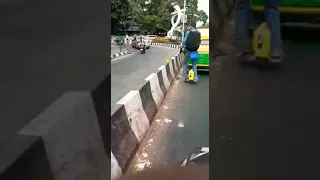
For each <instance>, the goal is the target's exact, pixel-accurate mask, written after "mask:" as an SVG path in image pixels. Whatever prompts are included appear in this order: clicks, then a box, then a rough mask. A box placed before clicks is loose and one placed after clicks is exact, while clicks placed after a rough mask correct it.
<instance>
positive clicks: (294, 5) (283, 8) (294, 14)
mask: <svg viewBox="0 0 320 180" xmlns="http://www.w3.org/2000/svg"><path fill="white" fill-rule="evenodd" d="M263 5H264V0H251V9H252V11H253V13H254V17H255V20H261V19H263V18H264V12H263ZM279 11H280V20H281V22H282V23H285V22H307V23H319V22H320V1H319V0H294V1H293V0H279ZM259 24H260V23H259Z"/></svg>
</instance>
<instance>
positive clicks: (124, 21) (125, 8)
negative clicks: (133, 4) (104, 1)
mask: <svg viewBox="0 0 320 180" xmlns="http://www.w3.org/2000/svg"><path fill="white" fill-rule="evenodd" d="M130 15H131V8H130V3H129V1H128V0H111V27H112V30H113V32H115V31H117V30H118V29H119V28H121V29H123V30H124V29H126V28H127V25H128V21H129V20H130V19H131V17H130Z"/></svg>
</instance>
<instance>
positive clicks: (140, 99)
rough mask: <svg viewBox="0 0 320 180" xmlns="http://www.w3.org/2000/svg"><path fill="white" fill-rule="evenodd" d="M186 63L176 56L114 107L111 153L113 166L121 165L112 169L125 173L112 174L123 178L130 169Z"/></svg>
mask: <svg viewBox="0 0 320 180" xmlns="http://www.w3.org/2000/svg"><path fill="white" fill-rule="evenodd" d="M182 63H183V56H182V54H178V55H176V56H174V57H172V58H171V59H170V62H169V63H167V64H166V65H163V66H161V67H160V68H159V69H158V71H157V72H155V73H152V74H150V75H149V76H148V77H147V78H146V79H145V82H144V83H143V85H142V86H141V88H139V89H137V90H132V91H130V92H129V93H128V94H127V95H126V96H124V97H123V98H122V99H121V100H120V101H118V102H117V103H116V105H115V106H114V107H113V108H112V111H111V114H112V115H111V150H112V152H113V155H114V157H115V158H114V159H113V161H117V162H113V163H111V164H112V166H113V165H116V166H119V167H112V169H115V170H116V169H121V170H122V172H119V171H117V172H116V171H115V172H112V174H113V175H114V176H117V177H118V176H120V175H121V173H123V172H125V171H126V169H127V168H128V166H129V164H130V163H131V160H132V159H133V157H134V156H135V153H136V151H137V149H138V147H139V144H140V142H141V141H142V140H143V138H144V136H145V134H146V132H147V131H148V128H149V126H150V125H151V123H152V120H153V117H154V115H155V114H156V113H157V111H158V109H159V108H160V106H161V104H162V101H163V99H164V97H165V95H166V93H167V91H168V90H169V88H170V87H171V84H172V83H173V81H174V79H175V78H176V76H177V75H178V72H179V69H180V68H181V66H182ZM117 173H118V174H117ZM119 173H120V174H119Z"/></svg>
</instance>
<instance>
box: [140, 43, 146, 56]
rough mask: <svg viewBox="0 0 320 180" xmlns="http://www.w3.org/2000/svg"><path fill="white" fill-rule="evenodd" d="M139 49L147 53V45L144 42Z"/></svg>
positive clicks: (142, 52)
mask: <svg viewBox="0 0 320 180" xmlns="http://www.w3.org/2000/svg"><path fill="white" fill-rule="evenodd" d="M139 50H140V52H141V54H144V53H146V47H145V45H144V44H141V45H140V47H139Z"/></svg>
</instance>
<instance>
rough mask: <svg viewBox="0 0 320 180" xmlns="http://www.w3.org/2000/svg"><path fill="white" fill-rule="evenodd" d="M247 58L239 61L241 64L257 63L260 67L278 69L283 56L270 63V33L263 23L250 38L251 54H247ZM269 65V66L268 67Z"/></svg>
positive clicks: (266, 24) (267, 26)
mask: <svg viewBox="0 0 320 180" xmlns="http://www.w3.org/2000/svg"><path fill="white" fill-rule="evenodd" d="M249 54H251V55H249V57H247V58H245V60H242V61H240V62H241V64H246V63H248V62H249V63H250V62H252V63H258V65H260V67H263V68H266V67H272V66H274V65H275V66H276V67H278V66H279V65H280V63H281V62H282V60H283V56H282V57H281V59H280V60H277V61H272V58H271V32H270V28H269V24H268V23H267V22H263V23H262V24H260V25H259V27H258V28H256V29H255V30H254V31H253V37H252V52H251V53H249ZM270 65H271V66H270Z"/></svg>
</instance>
